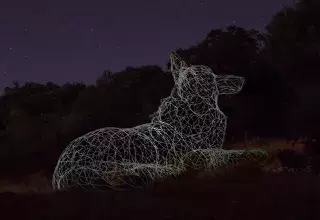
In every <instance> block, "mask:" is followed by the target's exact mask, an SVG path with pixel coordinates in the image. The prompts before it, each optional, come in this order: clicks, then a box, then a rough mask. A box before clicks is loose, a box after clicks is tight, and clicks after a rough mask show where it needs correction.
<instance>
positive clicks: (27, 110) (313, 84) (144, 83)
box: [0, 0, 320, 175]
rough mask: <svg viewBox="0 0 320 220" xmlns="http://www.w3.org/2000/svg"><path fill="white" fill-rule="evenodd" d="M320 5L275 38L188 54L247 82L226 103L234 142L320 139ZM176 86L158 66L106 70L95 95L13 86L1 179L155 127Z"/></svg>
mask: <svg viewBox="0 0 320 220" xmlns="http://www.w3.org/2000/svg"><path fill="white" fill-rule="evenodd" d="M319 3H320V2H319V1H317V0H313V1H311V0H308V1H307V0H305V1H299V2H298V3H297V5H296V7H295V8H283V9H282V10H281V11H280V12H278V13H277V14H276V15H275V16H274V17H273V18H272V20H271V21H270V22H269V24H268V25H267V33H266V34H262V33H259V32H258V31H256V30H246V29H243V28H241V27H236V26H229V27H228V28H226V29H215V30H212V31H210V32H209V33H208V35H207V37H206V38H205V39H204V40H203V41H202V42H200V43H199V44H197V45H195V46H192V47H190V48H187V49H182V48H181V49H179V51H178V52H179V54H180V55H181V57H182V58H183V59H185V60H186V62H187V63H188V64H200V65H207V66H209V67H211V68H212V70H213V71H214V72H215V73H216V74H234V75H239V76H244V77H245V78H246V84H245V86H244V88H243V91H242V92H241V93H239V94H238V95H235V96H230V97H229V96H225V97H221V98H220V106H221V108H222V109H223V111H224V112H225V113H226V114H227V115H228V116H229V120H228V130H227V138H230V137H235V138H237V139H238V138H243V135H244V133H247V134H249V135H250V136H260V137H262V136H265V137H276V136H277V137H282V138H296V137H300V136H307V137H311V136H317V135H319V134H320V133H319V131H320V130H319V129H318V124H319V123H320V102H319V101H318V100H319V97H320V87H319V86H318V85H319V81H320V75H319V73H320V66H319V65H318V64H319V63H320V4H319ZM169 52H170V51H168V54H169ZM168 59H169V58H168ZM169 66H170V63H168V67H169ZM172 86H173V78H172V76H171V73H170V72H169V71H163V70H162V69H161V68H160V67H158V66H142V67H128V68H126V69H125V70H123V71H121V72H118V73H112V72H110V71H108V70H106V71H104V73H103V74H102V75H101V76H100V77H99V78H98V79H97V80H96V85H85V84H82V83H66V84H64V85H62V86H60V85H56V84H54V83H51V82H48V83H46V84H39V83H34V82H29V83H26V84H24V85H20V84H19V83H18V82H14V85H13V86H12V87H11V88H8V87H7V88H5V92H4V95H3V96H2V97H1V99H0V155H1V158H0V163H1V166H0V167H1V168H0V169H1V170H0V172H1V174H2V175H5V174H6V173H10V174H14V173H16V172H17V175H18V173H19V175H21V174H23V173H28V172H32V171H38V170H39V165H38V164H39V163H41V164H42V167H44V168H43V169H45V170H47V171H48V174H49V175H51V173H52V169H53V168H54V165H55V163H56V161H57V159H58V156H59V154H60V153H61V151H62V150H63V149H64V148H65V147H66V145H67V144H68V143H69V142H70V141H71V140H73V139H74V138H75V137H77V136H79V135H82V134H84V133H86V132H89V131H91V130H93V129H97V128H100V127H113V126H114V127H132V126H135V125H138V124H141V123H146V122H148V121H149V115H150V114H152V113H153V112H154V111H156V110H157V107H158V106H159V104H160V101H161V99H162V98H164V97H166V96H168V95H169V94H170V91H171V89H172Z"/></svg>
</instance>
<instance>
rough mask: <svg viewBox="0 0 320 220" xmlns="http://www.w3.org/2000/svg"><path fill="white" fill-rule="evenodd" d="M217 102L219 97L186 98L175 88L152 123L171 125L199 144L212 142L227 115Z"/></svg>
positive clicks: (189, 140) (191, 141)
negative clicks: (209, 98)
mask: <svg viewBox="0 0 320 220" xmlns="http://www.w3.org/2000/svg"><path fill="white" fill-rule="evenodd" d="M217 102H218V99H217V98H215V99H211V100H207V99H201V98H200V97H196V96H194V97H191V96H190V97H189V98H188V99H185V100H184V99H181V97H179V96H178V95H177V91H176V89H173V90H172V93H171V96H169V97H167V98H165V99H164V100H163V101H162V103H161V105H160V106H159V108H158V111H157V112H155V113H154V114H153V116H152V118H151V119H152V123H160V124H161V123H165V124H167V125H169V126H170V127H171V128H172V129H174V130H175V131H176V132H179V133H180V134H181V135H182V136H183V137H186V139H188V142H190V143H192V144H195V145H197V146H200V145H204V144H210V143H212V142H214V141H215V140H214V139H216V138H217V137H216V133H215V129H217V126H218V124H219V123H220V121H219V120H221V117H222V119H223V118H224V117H225V116H224V115H223V113H222V112H221V111H220V110H219V108H218V105H217ZM213 119H215V121H214V120H213ZM196 148H198V147H196ZM199 148H200V147H199Z"/></svg>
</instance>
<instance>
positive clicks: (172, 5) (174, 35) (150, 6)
mask: <svg viewBox="0 0 320 220" xmlns="http://www.w3.org/2000/svg"><path fill="white" fill-rule="evenodd" d="M292 5H293V0H241V1H239V0H222V1H218V0H204V1H200V0H113V1H111V0H87V1H84V0H77V1H76V0H50V1H48V0H47V1H45V0H1V3H0V34H1V38H0V90H2V89H3V88H4V87H6V86H12V81H13V80H17V81H19V82H20V83H24V82H26V81H35V82H41V83H43V82H47V81H52V82H54V83H58V84H63V83H66V82H67V81H70V82H72V81H75V82H84V83H89V84H93V83H95V79H96V78H97V77H98V76H99V75H101V74H102V72H103V70H105V69H110V70H111V71H120V70H123V69H125V68H126V67H127V66H133V67H135V66H141V65H154V64H156V65H159V66H161V67H163V68H164V67H165V64H166V62H167V61H168V59H169V57H168V56H169V53H170V52H171V51H172V49H174V48H175V47H176V46H180V47H182V48H187V47H189V46H191V45H195V44H196V43H198V42H200V41H201V40H202V39H204V38H205V36H206V34H207V33H208V32H209V31H210V30H212V29H215V28H221V27H226V25H231V24H234V25H236V26H240V27H244V28H256V29H258V30H260V31H263V29H264V26H265V25H266V24H267V23H268V22H269V20H270V19H271V17H272V15H274V14H275V13H276V12H277V11H279V10H280V9H281V7H282V6H292Z"/></svg>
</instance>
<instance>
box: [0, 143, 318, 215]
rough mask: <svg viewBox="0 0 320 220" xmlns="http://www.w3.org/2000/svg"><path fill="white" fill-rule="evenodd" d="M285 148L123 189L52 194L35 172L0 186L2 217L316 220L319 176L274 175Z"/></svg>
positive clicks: (275, 147)
mask: <svg viewBox="0 0 320 220" xmlns="http://www.w3.org/2000/svg"><path fill="white" fill-rule="evenodd" d="M285 143H286V145H285ZM239 145H240V144H238V145H234V146H233V147H232V148H233V149H238V148H239V149H240V148H243V144H241V145H242V147H240V146H239ZM290 146H291V148H292V143H290V142H285V141H282V142H281V141H279V140H277V141H274V142H272V141H271V140H268V142H267V144H265V145H263V144H257V143H251V145H250V144H249V145H248V146H247V148H248V149H251V148H258V147H260V148H263V149H266V150H267V151H268V152H269V159H268V160H267V161H265V162H264V163H260V164H259V163H256V162H251V161H246V162H244V163H241V164H238V165H237V166H229V167H223V168H221V169H219V170H217V171H216V172H215V173H212V172H204V171H191V170H190V171H188V172H187V173H185V174H184V175H182V176H180V177H177V178H168V179H166V180H161V181H157V182H155V183H154V184H153V185H149V186H147V187H145V188H144V189H129V190H125V191H111V190H110V191H107V192H103V193H97V192H65V193H54V192H52V191H51V185H50V184H51V181H50V180H48V179H46V178H45V177H44V176H43V175H42V174H41V172H39V173H36V174H31V175H30V176H29V178H27V179H26V180H25V181H23V182H22V183H13V182H11V183H10V181H7V182H6V183H5V181H2V182H0V184H1V185H0V187H1V189H2V192H3V193H1V194H0V207H1V212H2V215H3V216H6V218H3V219H129V218H130V219H131V218H133V219H148V220H150V219H216V220H222V219H239V220H242V219H245V220H250V219H254V220H264V219H266V220H267V219H268V220H269V219H290V220H300V219H301V220H309V219H310V220H311V219H320V210H319V207H320V187H319V185H320V177H319V176H316V175H314V174H312V173H308V172H300V173H284V172H275V171H276V170H277V166H279V167H280V164H279V162H277V161H276V159H274V157H273V155H274V154H275V153H276V152H277V151H278V150H279V149H288V148H290ZM301 147H302V146H298V147H297V146H295V148H296V149H297V150H299V149H301ZM4 191H7V192H4Z"/></svg>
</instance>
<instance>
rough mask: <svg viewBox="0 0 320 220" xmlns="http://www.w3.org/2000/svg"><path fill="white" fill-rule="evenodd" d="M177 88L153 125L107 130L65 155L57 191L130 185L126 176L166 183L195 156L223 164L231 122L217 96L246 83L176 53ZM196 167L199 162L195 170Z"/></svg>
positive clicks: (79, 141) (76, 142)
mask: <svg viewBox="0 0 320 220" xmlns="http://www.w3.org/2000/svg"><path fill="white" fill-rule="evenodd" d="M170 59H171V72H172V74H173V78H174V82H175V86H174V88H173V89H172V92H171V95H170V96H169V97H167V98H165V99H163V100H162V102H161V105H160V106H159V108H158V110H157V112H155V113H154V114H153V115H152V116H151V122H150V123H147V124H142V125H138V126H136V127H133V128H115V127H109V128H102V129H98V130H95V131H91V132H89V133H87V134H85V135H83V136H81V137H79V138H77V139H75V140H74V141H72V142H71V143H70V144H69V146H67V148H66V149H65V150H64V152H63V153H62V154H61V156H60V158H59V160H58V163H57V165H56V168H55V171H54V174H53V187H54V189H57V190H62V189H67V188H73V187H79V186H80V187H88V186H93V187H96V186H98V183H97V181H98V180H101V181H102V182H101V184H102V185H109V186H111V187H115V186H116V184H124V183H125V184H130V183H131V182H130V181H131V179H130V178H126V177H139V178H143V177H146V178H147V179H151V180H153V179H156V178H163V177H166V176H168V175H175V174H179V173H181V172H182V171H184V170H185V167H186V166H185V165H186V164H185V159H186V158H187V156H188V155H190V153H195V152H198V153H199V154H206V155H208V158H209V160H208V161H207V162H208V163H210V164H211V166H212V165H215V164H218V163H220V162H221V161H223V160H224V158H225V156H226V155H227V154H228V152H231V151H224V150H222V149H221V148H222V145H223V141H224V136H225V130H226V125H227V122H226V119H227V117H226V116H225V115H224V114H223V112H222V111H221V110H220V109H219V107H218V96H219V95H221V94H236V93H238V92H239V91H240V90H241V88H242V86H243V84H244V78H243V77H237V76H232V75H227V76H218V75H215V74H214V73H213V72H212V71H211V69H210V68H209V67H207V66H190V67H189V66H187V64H186V63H185V62H184V61H182V60H181V59H180V58H179V56H178V55H177V53H176V52H173V53H171V56H170ZM196 163H197V162H194V165H195V166H196Z"/></svg>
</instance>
